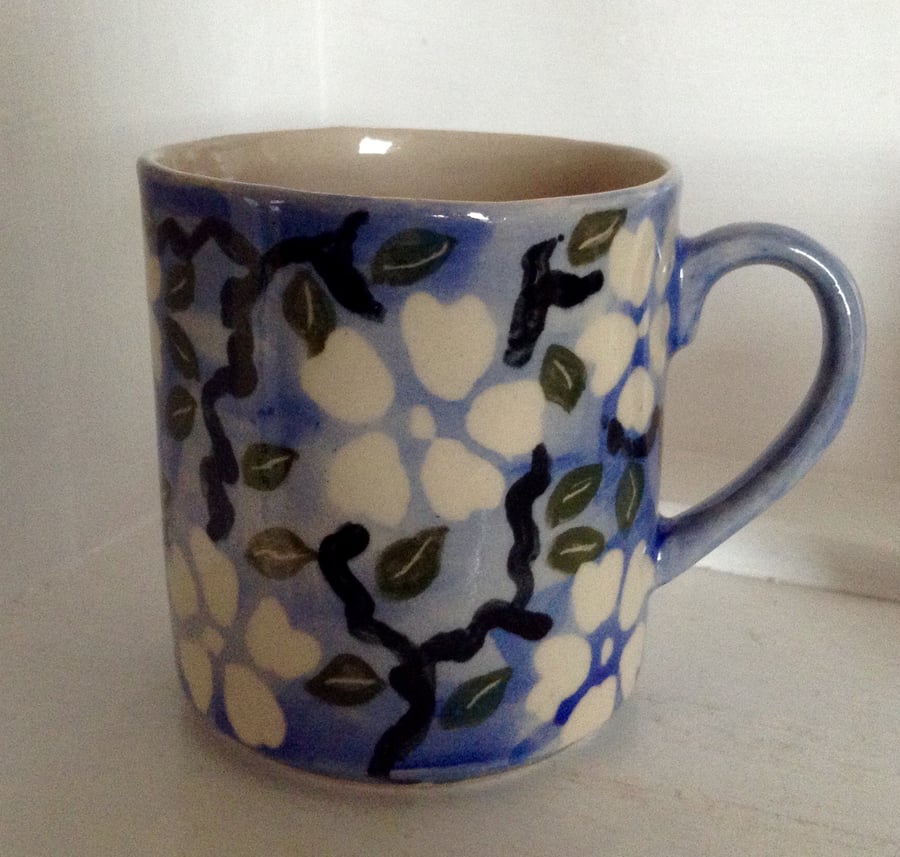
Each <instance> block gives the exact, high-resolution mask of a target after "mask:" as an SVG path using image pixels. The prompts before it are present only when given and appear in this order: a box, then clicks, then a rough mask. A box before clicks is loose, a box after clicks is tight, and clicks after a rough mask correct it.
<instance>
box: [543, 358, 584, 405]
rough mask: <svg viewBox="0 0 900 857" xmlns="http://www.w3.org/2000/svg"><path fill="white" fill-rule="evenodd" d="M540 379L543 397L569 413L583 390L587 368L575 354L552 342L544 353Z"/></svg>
mask: <svg viewBox="0 0 900 857" xmlns="http://www.w3.org/2000/svg"><path fill="white" fill-rule="evenodd" d="M540 381H541V389H542V390H543V391H544V398H545V399H547V401H548V402H555V403H556V404H557V405H559V406H560V407H561V408H562V409H563V410H564V411H565V412H566V413H571V412H572V408H574V407H575V405H577V404H578V400H579V399H580V398H581V394H582V393H583V392H584V385H585V382H586V381H587V370H586V369H585V368H584V363H582V362H581V358H580V357H579V356H578V355H577V354H574V353H572V352H571V351H569V349H568V348H564V347H563V346H562V345H555V344H554V345H551V346H549V347H548V348H547V351H546V352H545V354H544V362H543V363H542V364H541V375H540Z"/></svg>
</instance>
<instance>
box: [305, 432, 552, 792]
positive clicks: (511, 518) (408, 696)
mask: <svg viewBox="0 0 900 857" xmlns="http://www.w3.org/2000/svg"><path fill="white" fill-rule="evenodd" d="M549 485H550V456H549V454H548V453H547V449H546V447H545V446H544V445H543V444H539V445H538V446H536V447H535V448H534V450H533V452H532V456H531V466H530V468H529V470H528V471H527V472H526V473H525V474H524V475H523V476H521V477H519V479H517V480H516V481H515V482H514V483H513V484H512V485H511V486H510V489H509V491H508V492H507V495H506V518H507V521H508V522H509V526H510V529H511V530H512V534H513V544H512V547H511V548H510V551H509V556H508V559H507V574H508V575H509V578H510V579H511V580H512V582H513V584H514V586H515V595H514V596H513V598H512V600H510V601H502V600H499V599H495V600H491V601H488V602H487V603H485V604H483V605H482V606H481V607H479V608H478V609H477V610H476V611H475V615H474V616H473V617H472V620H471V622H469V624H468V625H467V626H466V627H465V628H457V629H456V630H453V631H444V632H440V633H437V634H435V635H433V636H432V637H430V638H429V639H428V640H426V641H425V642H424V643H422V644H421V645H419V646H416V645H415V644H414V643H412V642H411V641H410V640H409V638H408V637H406V636H405V635H403V634H401V633H400V632H398V631H396V630H395V629H393V628H391V627H390V626H389V625H387V624H385V623H384V622H381V621H379V620H378V619H376V618H375V602H374V600H373V598H372V596H371V595H370V594H369V592H368V590H367V589H366V588H365V586H363V585H362V583H360V581H359V580H358V579H357V577H356V576H355V575H354V574H353V571H352V570H351V569H350V566H349V562H350V560H353V559H355V558H356V557H358V556H359V555H360V554H362V553H363V552H364V551H365V550H366V548H367V547H368V545H369V533H368V531H367V530H366V528H365V527H363V526H362V525H360V524H344V525H343V526H342V527H341V528H340V529H338V530H337V531H336V532H334V533H332V534H331V535H328V536H326V537H325V538H324V539H323V540H322V542H321V545H320V546H319V554H318V562H319V568H320V569H321V571H322V575H323V577H324V578H325V580H326V581H327V583H328V585H329V586H330V587H331V589H332V591H333V592H334V593H335V595H337V596H338V598H340V599H341V601H342V602H343V604H344V616H345V618H346V621H347V630H348V631H349V632H350V634H351V635H352V636H354V637H356V638H357V639H358V640H363V641H364V642H367V643H373V644H380V645H382V646H383V647H384V648H386V649H388V650H389V651H390V652H392V653H393V654H394V655H395V656H396V657H397V659H398V660H399V663H398V665H397V666H395V667H394V668H393V669H392V670H391V671H390V674H389V676H388V681H389V683H390V685H391V687H392V688H393V689H394V690H395V691H396V692H397V694H398V695H399V696H400V697H401V698H402V699H404V700H405V701H406V703H407V704H408V706H409V707H408V708H407V710H406V711H405V712H404V714H403V715H402V716H401V717H400V719H399V720H398V721H397V722H396V723H394V724H393V725H392V726H390V727H389V728H388V729H387V730H386V731H385V732H384V734H383V735H382V736H381V737H380V738H379V739H378V742H377V744H376V745H375V749H374V751H373V753H372V757H371V759H370V762H369V768H368V773H369V775H370V776H372V777H377V778H381V779H385V778H387V777H389V775H390V773H391V771H392V770H393V769H394V767H395V766H396V764H397V763H398V762H399V761H401V760H402V759H404V758H406V756H408V755H409V754H410V753H411V752H412V751H413V750H414V749H415V748H416V747H418V746H419V745H420V744H421V743H422V741H424V740H425V736H426V735H427V733H428V729H429V727H430V725H431V721H432V719H433V717H434V711H435V706H436V685H437V681H436V674H435V666H436V665H437V664H438V663H441V662H447V661H454V662H456V663H464V662H465V661H469V660H471V659H472V658H473V657H474V656H475V655H476V654H477V653H478V652H479V651H480V650H481V648H482V647H483V646H484V642H485V639H486V638H487V635H488V633H489V632H490V631H492V630H495V629H497V630H502V631H506V632H507V633H509V634H514V635H516V636H518V637H521V638H522V639H525V640H530V641H535V640H540V639H542V638H543V637H545V636H546V635H547V633H548V632H549V631H550V629H551V627H552V626H553V620H552V619H551V618H550V616H548V615H547V614H546V613H538V612H535V611H531V610H527V609H526V607H527V604H528V602H529V601H530V600H531V596H532V593H533V591H534V574H533V572H532V568H531V564H532V562H534V560H535V559H536V557H537V555H538V553H539V552H540V541H539V536H538V528H537V525H536V524H535V522H534V514H533V507H534V502H535V501H536V500H537V498H538V497H540V496H541V495H542V494H543V493H544V492H545V491H546V490H547V488H548V487H549Z"/></svg>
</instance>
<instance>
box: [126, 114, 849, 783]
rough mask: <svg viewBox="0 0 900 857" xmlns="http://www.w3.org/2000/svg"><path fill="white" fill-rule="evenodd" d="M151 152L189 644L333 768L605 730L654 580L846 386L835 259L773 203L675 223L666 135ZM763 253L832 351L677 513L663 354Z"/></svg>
mask: <svg viewBox="0 0 900 857" xmlns="http://www.w3.org/2000/svg"><path fill="white" fill-rule="evenodd" d="M139 172H140V181H141V189H142V195H143V204H144V213H145V224H146V234H147V239H148V241H147V263H148V282H149V289H150V301H151V307H152V331H153V334H154V339H155V349H154V357H155V372H156V389H157V401H158V409H157V413H158V430H159V443H160V458H161V469H162V485H163V504H164V520H165V540H166V550H167V580H168V593H169V599H170V603H171V609H172V618H173V625H174V635H175V648H176V660H177V663H178V669H179V674H180V676H181V680H182V682H183V685H184V688H185V690H186V693H187V694H188V696H189V697H190V699H191V701H192V703H193V705H194V706H195V707H196V708H197V709H198V710H199V711H200V712H201V713H202V714H204V715H205V716H206V717H207V718H208V719H209V720H210V721H211V722H212V723H213V724H214V725H215V727H217V728H218V729H219V730H221V731H222V732H223V733H225V734H227V735H228V736H232V737H233V738H236V739H237V740H238V741H240V742H242V743H243V744H245V745H248V746H250V747H253V748H257V749H258V750H259V751H261V752H262V753H264V754H265V755H267V756H269V757H271V758H273V759H277V760H279V761H281V762H284V763H287V764H289V765H293V766H296V767H299V768H302V769H305V770H308V771H314V772H319V773H324V774H329V775H333V776H338V777H345V778H353V779H362V780H369V781H376V782H377V781H393V782H416V781H444V780H453V779H459V778H464V777H470V776H475V775H479V774H484V773H490V772H495V771H500V770H503V769H506V768H509V767H511V766H514V765H518V764H521V763H525V762H529V761H532V760H536V759H539V758H541V757H544V756H546V755H548V754H549V753H552V752H553V751H555V750H558V749H560V748H562V747H565V746H566V745H569V744H572V743H573V742H575V741H577V740H578V739H580V738H582V737H583V736H586V735H589V734H591V733H593V732H594V731H595V730H597V729H598V728H599V727H600V726H601V725H602V724H603V723H604V722H605V721H606V720H607V719H608V718H609V717H610V715H611V714H612V712H613V710H614V709H615V708H617V707H618V706H619V705H620V704H621V703H622V701H623V700H624V699H626V698H627V697H628V695H629V694H630V693H631V692H632V689H633V687H634V684H635V678H636V675H637V672H638V667H639V665H640V661H641V654H642V650H643V646H644V635H645V634H644V632H645V616H646V602H647V597H648V595H649V594H650V592H652V591H653V589H654V588H655V587H657V586H659V585H661V584H663V583H665V582H666V581H668V580H670V579H671V578H672V577H674V576H675V575H677V574H679V573H680V572H682V571H684V570H685V569H686V568H688V567H689V566H690V565H692V564H693V563H694V562H696V561H697V560H698V559H700V558H701V557H702V556H703V555H704V554H706V553H707V552H708V551H709V550H710V549H712V548H713V547H714V546H715V545H717V544H719V543H720V542H721V541H722V540H723V539H725V538H727V537H728V536H729V535H730V534H732V533H733V532H735V531H736V530H737V529H738V528H740V527H741V526H742V525H743V524H745V523H746V522H747V521H748V520H750V519H751V518H752V517H753V516H754V515H756V514H758V513H759V512H760V511H761V510H762V509H764V508H765V507H766V506H767V505H769V504H770V503H771V502H772V501H773V500H775V499H776V498H777V497H778V496H780V495H781V494H782V493H783V492H784V491H786V490H787V489H788V487H789V486H790V485H791V484H793V483H794V482H795V481H796V480H797V479H798V478H800V476H801V475H802V474H803V473H805V472H806V470H807V469H808V468H809V467H810V466H811V465H812V463H813V462H814V460H815V459H816V457H817V456H818V455H819V453H820V452H821V451H822V450H823V448H824V447H825V446H826V445H827V444H828V443H829V442H830V441H831V439H832V438H833V437H834V435H835V433H836V432H837V430H838V428H839V426H840V424H841V422H842V420H843V418H844V415H845V413H846V411H847V408H848V407H849V405H850V401H851V399H852V397H853V394H854V389H855V387H856V384H857V380H858V376H859V372H860V364H861V359H862V351H863V336H864V330H863V315H862V311H861V308H860V303H859V297H858V295H857V292H856V288H855V286H854V284H853V281H852V279H851V277H850V275H849V274H848V272H847V270H846V269H845V268H844V266H843V265H842V264H841V263H840V262H839V261H838V260H837V259H835V258H834V257H833V256H832V255H831V254H830V253H828V252H827V251H826V250H825V249H823V248H822V247H821V246H819V245H818V244H816V243H814V242H813V241H811V240H810V239H809V238H807V237H805V236H803V235H801V234H799V233H797V232H794V231H791V230H788V229H785V228H782V227H778V226H771V225H762V224H743V225H734V226H728V227H725V228H722V229H718V230H715V231H713V232H710V233H708V234H706V235H703V236H701V237H700V238H696V239H687V238H682V237H680V236H679V235H678V227H677V221H676V212H677V206H678V196H679V178H678V174H677V172H676V171H675V170H674V169H673V168H672V167H671V166H670V165H669V164H667V163H666V162H665V161H664V160H663V159H662V158H660V157H657V156H656V155H653V154H650V153H647V152H643V151H638V150H633V149H625V148H620V147H615V146H607V145H600V144H595V143H582V142H573V141H568V140H553V139H546V138H534V137H517V136H504V135H488V134H472V133H446V132H433V131H398V130H362V129H359V130H354V129H346V128H343V129H323V130H309V131H291V132H282V133H271V134H257V135H245V136H235V137H225V138H221V139H215V140H207V141H203V142H197V143H189V144H183V145H175V146H171V147H167V148H163V149H160V150H158V151H156V152H153V153H151V154H149V155H147V156H145V157H144V158H142V160H141V162H140V168H139ZM757 263H764V264H772V265H778V266H780V267H783V268H786V269H788V270H789V271H792V272H793V273H795V274H797V275H798V276H799V277H800V278H801V279H802V280H804V281H805V282H806V283H807V285H809V287H810V288H811V289H812V291H813V293H814V295H815V296H816V299H817V301H818V304H819V306H820V309H821V314H822V324H823V342H824V345H823V350H822V357H821V363H820V367H819V370H818V374H817V375H816V378H815V381H814V383H813V385H812V388H811V390H810V392H809V395H808V396H807V397H806V399H805V401H804V403H803V404H802V405H801V407H800V409H799V410H798V412H797V414H796V415H795V417H794V418H793V420H792V421H791V422H790V424H789V425H788V426H787V428H786V429H785V430H784V432H783V433H782V434H781V436H780V437H778V438H777V439H776V440H775V441H774V443H773V444H772V445H771V446H770V447H769V449H768V450H767V451H766V452H765V453H764V454H763V455H762V456H761V458H760V459H759V460H758V461H757V462H756V463H755V464H754V465H753V466H752V467H751V468H750V469H749V470H748V472H747V473H745V474H744V475H742V476H741V477H739V478H738V479H737V480H735V481H734V482H733V483H732V484H731V485H729V486H728V487H726V488H725V489H723V490H722V491H720V492H719V493H718V494H716V495H715V496H713V497H711V498H710V499H708V500H706V501H705V502H703V503H701V504H699V505H698V506H696V507H694V508H692V509H690V510H688V511H686V512H685V513H683V514H681V515H678V516H676V517H674V518H666V517H661V516H660V515H659V514H658V512H657V499H658V490H659V461H660V423H661V415H662V403H663V390H664V386H665V375H666V367H667V364H668V362H669V360H670V358H671V356H672V355H673V353H674V352H676V351H677V350H678V349H679V348H681V347H682V346H684V345H685V344H686V343H687V342H688V341H689V340H690V338H691V335H692V333H693V331H694V328H695V325H696V323H697V318H698V315H699V313H700V310H701V306H702V304H703V300H704V298H705V296H706V294H707V292H708V291H709V289H710V286H711V285H712V284H713V283H714V282H715V281H716V280H717V279H718V278H719V277H721V276H722V275H723V274H725V273H727V272H728V271H731V270H733V269H735V268H737V267H740V266H743V265H750V264H757Z"/></svg>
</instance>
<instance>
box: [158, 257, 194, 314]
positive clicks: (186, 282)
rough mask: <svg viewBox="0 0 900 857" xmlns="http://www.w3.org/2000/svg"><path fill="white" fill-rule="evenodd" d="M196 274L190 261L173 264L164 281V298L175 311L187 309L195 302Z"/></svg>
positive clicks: (167, 304)
mask: <svg viewBox="0 0 900 857" xmlns="http://www.w3.org/2000/svg"><path fill="white" fill-rule="evenodd" d="M194 285H195V275H194V266H193V265H192V264H191V263H190V262H185V263H184V264H181V265H173V266H172V267H171V268H169V270H168V271H166V276H165V280H164V281H163V289H162V290H163V299H164V301H165V304H166V306H167V307H168V308H169V309H170V310H172V311H173V312H177V311H179V310H183V309H187V308H188V307H189V306H190V305H191V304H192V303H193V302H194Z"/></svg>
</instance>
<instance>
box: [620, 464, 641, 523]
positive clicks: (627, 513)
mask: <svg viewBox="0 0 900 857" xmlns="http://www.w3.org/2000/svg"><path fill="white" fill-rule="evenodd" d="M643 496H644V468H643V467H641V465H640V464H638V463H637V462H636V461H632V462H630V463H629V465H628V467H626V468H625V472H624V473H623V474H622V478H621V479H620V480H619V487H618V488H617V489H616V521H617V522H618V524H619V529H620V530H627V529H628V528H629V527H630V526H631V525H632V524H633V523H634V519H635V518H636V517H637V513H638V509H639V508H640V506H641V499H642V498H643Z"/></svg>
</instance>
